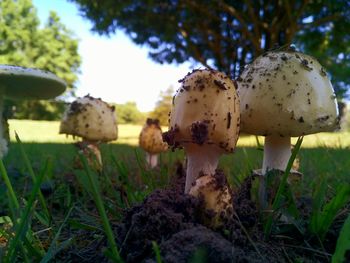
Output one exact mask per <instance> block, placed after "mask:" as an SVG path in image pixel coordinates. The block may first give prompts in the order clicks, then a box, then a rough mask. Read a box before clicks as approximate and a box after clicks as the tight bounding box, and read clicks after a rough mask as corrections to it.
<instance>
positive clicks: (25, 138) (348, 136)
mask: <svg viewBox="0 0 350 263" xmlns="http://www.w3.org/2000/svg"><path fill="white" fill-rule="evenodd" d="M9 125H10V138H11V140H12V141H15V136H14V134H15V133H14V132H15V131H16V132H17V133H18V135H19V137H20V138H21V140H22V142H39V143H47V142H51V143H72V142H74V141H75V140H73V137H72V136H66V135H64V134H59V133H58V131H59V122H58V121H31V120H9ZM141 129H142V126H141V125H134V124H119V125H118V133H119V136H118V140H116V141H113V142H112V143H118V144H129V145H134V146H137V144H138V137H139V134H140V131H141ZM162 129H163V131H166V130H167V127H162ZM76 139H77V140H78V139H79V138H76ZM296 140H297V138H292V143H293V144H295V143H296ZM259 141H260V143H263V141H264V140H263V137H259ZM237 146H238V147H256V138H255V136H247V135H244V136H241V137H240V139H239V140H238V144H237ZM302 147H303V148H317V147H328V148H349V147H350V133H349V132H336V133H318V134H313V135H308V136H305V138H304V141H303V145H302Z"/></svg>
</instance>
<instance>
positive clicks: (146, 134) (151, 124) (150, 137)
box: [139, 118, 168, 168]
mask: <svg viewBox="0 0 350 263" xmlns="http://www.w3.org/2000/svg"><path fill="white" fill-rule="evenodd" d="M139 145H140V147H141V148H142V149H144V150H145V152H146V162H147V164H148V165H149V166H150V167H151V168H154V167H156V166H157V164H158V154H159V153H161V152H164V151H166V150H167V149H168V144H167V143H165V142H163V137H162V129H161V127H160V125H159V120H158V119H151V118H147V120H146V123H145V125H144V126H143V128H142V130H141V133H140V136H139Z"/></svg>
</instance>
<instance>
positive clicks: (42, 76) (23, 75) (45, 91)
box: [0, 65, 66, 158]
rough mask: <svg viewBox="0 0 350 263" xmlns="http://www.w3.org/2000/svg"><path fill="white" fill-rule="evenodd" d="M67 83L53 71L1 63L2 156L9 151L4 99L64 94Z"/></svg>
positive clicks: (0, 146)
mask: <svg viewBox="0 0 350 263" xmlns="http://www.w3.org/2000/svg"><path fill="white" fill-rule="evenodd" d="M65 89H66V83H65V82H64V81H63V80H62V79H60V78H58V77H57V76H56V75H54V74H53V73H51V72H48V71H43V70H40V69H34V68H24V67H18V66H11V65H0V158H3V157H4V156H5V155H6V153H7V151H8V146H7V143H8V142H7V140H6V139H5V132H6V130H5V129H6V125H8V123H7V120H6V119H4V118H3V100H4V98H12V99H37V100H39V99H42V100H43V99H45V100H46V99H51V98H55V97H56V96H58V95H60V94H62V93H63V92H64V91H65Z"/></svg>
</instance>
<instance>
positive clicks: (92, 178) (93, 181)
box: [79, 154, 122, 262]
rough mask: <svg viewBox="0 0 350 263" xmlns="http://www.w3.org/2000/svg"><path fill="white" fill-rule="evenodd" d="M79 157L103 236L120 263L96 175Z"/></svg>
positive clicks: (82, 157) (83, 158) (81, 157)
mask: <svg viewBox="0 0 350 263" xmlns="http://www.w3.org/2000/svg"><path fill="white" fill-rule="evenodd" d="M79 157H80V160H81V162H82V164H83V166H84V170H85V172H86V175H87V177H88V180H89V183H90V185H89V186H90V190H91V194H92V196H93V199H94V201H95V204H96V207H97V210H98V212H99V214H100V217H101V220H102V225H103V228H104V231H105V234H106V236H107V240H108V243H109V246H110V249H111V253H112V255H113V256H114V260H115V261H116V262H122V259H121V257H120V254H119V251H118V248H117V244H116V242H115V239H114V235H113V231H112V228H111V226H110V224H109V220H108V217H107V213H106V210H105V208H104V205H103V201H102V198H101V194H100V189H99V183H98V180H97V178H96V175H95V174H94V173H93V172H91V170H90V168H89V166H88V163H87V160H86V158H85V156H83V155H82V154H79Z"/></svg>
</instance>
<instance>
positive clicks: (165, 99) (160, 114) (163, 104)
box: [150, 86, 174, 126]
mask: <svg viewBox="0 0 350 263" xmlns="http://www.w3.org/2000/svg"><path fill="white" fill-rule="evenodd" d="M173 95H174V88H173V87H172V86H170V87H169V88H168V89H166V90H165V91H161V92H160V94H159V99H158V101H157V103H156V106H155V108H154V110H153V111H152V112H151V113H150V117H151V118H153V119H158V120H159V123H160V124H161V125H164V126H166V125H168V123H169V121H168V119H169V112H170V110H171V104H172V100H173Z"/></svg>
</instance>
